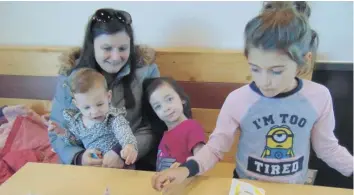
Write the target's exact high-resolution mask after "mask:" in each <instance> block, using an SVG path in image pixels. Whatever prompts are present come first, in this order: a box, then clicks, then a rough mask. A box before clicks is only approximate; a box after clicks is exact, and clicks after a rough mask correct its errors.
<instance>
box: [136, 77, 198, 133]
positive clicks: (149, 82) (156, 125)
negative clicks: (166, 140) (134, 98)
mask: <svg viewBox="0 0 354 195" xmlns="http://www.w3.org/2000/svg"><path fill="white" fill-rule="evenodd" d="M162 85H168V86H170V87H171V88H172V89H173V90H175V91H176V93H177V94H178V95H179V97H180V98H181V100H182V101H183V103H184V104H183V113H184V115H185V116H186V117H187V118H192V109H191V106H190V100H189V97H188V96H187V94H186V93H185V92H184V90H183V88H182V87H181V86H179V85H178V84H177V82H176V81H175V80H174V79H172V78H170V77H158V78H149V79H145V80H144V82H143V93H144V94H143V112H144V116H145V117H146V119H147V120H148V121H149V122H150V124H151V127H152V130H153V132H154V133H155V134H156V135H157V137H158V139H161V137H162V134H163V132H164V131H166V130H167V126H166V124H165V122H164V121H162V120H161V119H160V118H159V117H158V116H157V115H156V113H155V111H154V110H153V108H152V107H151V105H150V101H149V100H150V96H151V94H152V93H153V92H154V91H156V90H157V89H158V88H159V87H160V86H162Z"/></svg>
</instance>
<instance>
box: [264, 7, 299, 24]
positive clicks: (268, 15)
mask: <svg viewBox="0 0 354 195" xmlns="http://www.w3.org/2000/svg"><path fill="white" fill-rule="evenodd" d="M262 11H263V12H262V14H261V18H262V20H263V24H264V27H265V28H270V27H272V26H273V27H274V26H285V25H288V24H289V23H290V22H291V21H292V20H293V19H294V17H295V15H296V10H295V7H294V4H293V3H292V2H291V1H290V2H289V1H273V2H268V3H267V2H265V4H264V5H263V10H262Z"/></svg>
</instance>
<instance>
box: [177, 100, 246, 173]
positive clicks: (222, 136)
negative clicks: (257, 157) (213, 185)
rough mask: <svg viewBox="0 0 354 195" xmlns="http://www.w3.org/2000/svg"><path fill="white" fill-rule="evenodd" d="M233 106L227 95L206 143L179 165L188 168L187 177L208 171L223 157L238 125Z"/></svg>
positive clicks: (232, 101) (233, 103) (228, 148)
mask: <svg viewBox="0 0 354 195" xmlns="http://www.w3.org/2000/svg"><path fill="white" fill-rule="evenodd" d="M234 108H235V100H234V99H233V98H232V96H231V97H230V96H228V97H227V98H226V100H225V102H224V105H223V106H222V108H221V110H220V114H219V116H218V119H217V122H216V128H215V130H214V131H213V133H212V134H211V135H210V138H209V141H208V142H207V144H206V145H204V146H203V147H202V148H201V149H200V150H199V151H198V153H196V154H195V155H194V156H192V157H190V158H188V161H187V162H186V163H183V164H182V165H181V166H184V167H187V168H188V170H189V173H190V174H189V177H191V176H194V175H197V174H199V175H201V174H203V173H204V172H206V171H208V170H209V169H211V168H212V167H214V166H215V165H216V163H217V162H219V161H220V160H221V159H222V158H223V155H224V153H226V152H228V151H229V150H230V149H231V146H232V144H233V142H234V139H235V135H236V130H237V128H238V127H239V123H238V121H236V119H235V117H234V115H233V113H234V111H233V110H232V109H234Z"/></svg>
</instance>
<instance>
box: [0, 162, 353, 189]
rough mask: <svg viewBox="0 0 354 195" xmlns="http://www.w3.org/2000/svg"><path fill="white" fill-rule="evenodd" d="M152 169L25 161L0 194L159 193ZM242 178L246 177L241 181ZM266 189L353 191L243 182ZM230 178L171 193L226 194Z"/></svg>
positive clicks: (198, 180) (203, 181) (202, 180)
mask: <svg viewBox="0 0 354 195" xmlns="http://www.w3.org/2000/svg"><path fill="white" fill-rule="evenodd" d="M152 175H153V173H152V172H144V171H134V170H118V169H108V168H94V167H78V166H70V165H58V164H39V163H28V164H26V165H25V166H24V167H23V168H22V169H20V170H19V171H18V172H17V173H16V174H15V175H13V177H11V178H10V179H9V180H8V181H7V182H5V183H4V184H3V185H2V186H0V194H1V195H28V194H29V193H30V192H31V193H33V195H81V194H82V195H103V194H104V190H105V188H106V186H108V187H109V188H110V189H111V190H110V191H111V195H150V194H151V195H155V194H156V195H161V193H159V192H156V191H155V190H153V189H152V187H151V176H152ZM243 181H246V180H243ZM246 182H249V183H253V184H255V185H256V186H258V187H261V188H263V189H265V190H266V194H267V195H303V194H305V195H311V194H316V195H317V194H319V195H352V194H353V190H348V189H339V188H329V187H315V186H306V185H290V184H275V183H263V182H256V181H246ZM230 184H231V178H212V177H195V179H193V180H192V181H190V182H189V184H184V185H183V186H182V185H181V186H179V187H178V188H179V189H176V191H175V193H173V194H178V195H183V194H188V195H190V194H192V195H193V194H196V195H199V194H200V195H201V194H203V195H223V194H225V195H228V193H229V187H230Z"/></svg>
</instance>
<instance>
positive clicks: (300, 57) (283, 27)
mask: <svg viewBox="0 0 354 195" xmlns="http://www.w3.org/2000/svg"><path fill="white" fill-rule="evenodd" d="M310 15H311V9H310V7H309V6H308V4H307V3H306V2H292V1H287V2H276V1H273V2H266V3H264V6H263V9H262V12H261V13H260V14H259V15H258V16H256V17H255V18H253V19H251V20H250V21H249V22H248V23H247V25H246V28H245V31H244V34H245V52H244V53H245V56H246V57H248V51H249V49H250V48H252V47H256V48H261V49H264V50H279V51H283V52H285V53H286V54H287V55H288V56H289V57H290V58H291V59H292V60H294V61H295V62H296V63H297V65H298V67H299V70H300V72H299V75H301V74H307V73H308V72H309V71H311V70H312V68H313V64H314V61H315V56H316V53H317V48H318V36H317V33H316V32H315V31H314V30H312V29H311V27H310V25H309V22H308V17H309V16H310ZM308 52H311V53H312V54H313V58H312V59H313V60H312V62H311V63H307V62H305V60H304V56H305V55H306V54H307V53H308Z"/></svg>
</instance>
